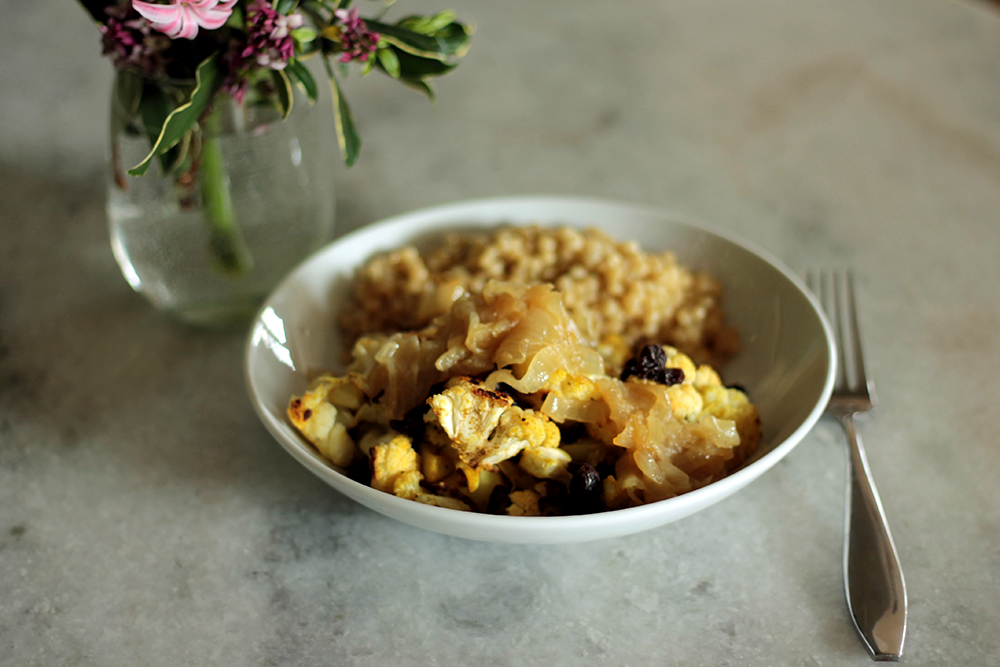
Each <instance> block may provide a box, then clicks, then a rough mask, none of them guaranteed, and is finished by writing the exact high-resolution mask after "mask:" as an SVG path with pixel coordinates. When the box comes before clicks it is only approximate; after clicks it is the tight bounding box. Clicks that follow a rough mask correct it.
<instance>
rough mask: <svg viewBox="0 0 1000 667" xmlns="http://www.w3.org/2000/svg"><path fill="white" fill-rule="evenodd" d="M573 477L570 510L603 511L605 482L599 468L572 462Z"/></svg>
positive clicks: (577, 512) (570, 485) (581, 512)
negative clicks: (602, 498)
mask: <svg viewBox="0 0 1000 667" xmlns="http://www.w3.org/2000/svg"><path fill="white" fill-rule="evenodd" d="M569 469H570V472H571V473H572V474H573V477H572V478H571V479H570V482H569V501H570V502H569V503H568V505H569V508H568V509H569V511H570V513H571V514H592V513H594V512H600V511H601V495H602V491H603V487H604V485H603V483H602V482H601V476H600V474H598V472H597V469H596V468H595V467H594V466H592V465H590V464H587V463H579V462H576V461H574V462H573V463H571V464H570V468H569Z"/></svg>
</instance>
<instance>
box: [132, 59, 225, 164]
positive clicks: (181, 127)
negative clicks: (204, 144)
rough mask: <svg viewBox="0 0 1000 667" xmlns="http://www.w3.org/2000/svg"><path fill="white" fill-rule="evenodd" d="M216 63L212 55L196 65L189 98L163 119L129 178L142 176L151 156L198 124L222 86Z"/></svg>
mask: <svg viewBox="0 0 1000 667" xmlns="http://www.w3.org/2000/svg"><path fill="white" fill-rule="evenodd" d="M217 60H218V56H217V55H212V56H209V57H208V58H206V59H205V60H204V61H202V63H201V64H200V65H198V69H197V70H196V71H195V87H194V90H192V91H191V97H190V99H189V100H188V101H187V102H185V103H184V104H181V105H180V106H179V107H177V108H176V109H174V110H173V111H171V112H170V114H169V115H168V116H167V117H166V119H165V120H164V121H163V125H162V128H161V129H160V133H159V136H158V137H157V139H156V142H155V143H154V144H153V148H152V150H150V152H149V155H147V156H146V157H145V159H143V161H142V162H140V163H139V164H137V165H136V166H134V167H132V168H131V169H129V171H128V173H129V174H130V175H132V176H142V175H143V174H145V173H146V170H147V169H149V163H150V161H152V159H153V158H154V157H156V156H158V155H163V154H164V153H166V152H167V151H168V150H170V149H171V148H172V147H173V146H175V145H176V144H177V142H179V141H180V140H181V139H182V138H183V137H184V135H185V134H187V132H188V130H190V129H191V128H192V127H193V126H194V125H195V124H196V123H197V122H198V118H199V117H200V116H201V114H202V113H204V111H205V109H207V108H208V105H209V104H211V102H212V100H213V99H214V98H215V94H216V93H217V92H218V91H219V88H220V87H221V86H222V71H221V70H220V69H219V65H218V62H217ZM144 106H145V104H144ZM144 120H145V118H144Z"/></svg>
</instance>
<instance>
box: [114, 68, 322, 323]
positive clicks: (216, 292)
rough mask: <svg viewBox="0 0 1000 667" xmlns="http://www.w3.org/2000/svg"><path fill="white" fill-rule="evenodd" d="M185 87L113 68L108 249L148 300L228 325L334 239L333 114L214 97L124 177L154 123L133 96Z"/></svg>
mask: <svg viewBox="0 0 1000 667" xmlns="http://www.w3.org/2000/svg"><path fill="white" fill-rule="evenodd" d="M191 85H192V82H185V81H177V82H175V81H165V80H162V79H156V80H151V79H146V78H143V77H141V76H139V75H136V74H135V73H132V72H122V71H120V72H118V73H117V76H116V81H115V85H114V87H113V93H112V99H111V160H110V163H111V164H110V167H111V168H110V173H109V179H108V187H107V195H108V196H107V216H108V224H109V229H110V234H111V246H112V249H113V251H114V255H115V258H116V260H117V261H118V265H119V266H120V267H121V270H122V274H123V275H124V276H125V279H126V280H127V281H128V283H129V284H130V285H131V286H132V288H133V289H134V290H135V291H137V292H139V293H140V294H142V295H143V296H144V297H146V298H147V299H148V300H149V301H150V302H151V303H152V304H153V305H154V306H155V307H157V308H159V309H161V310H164V311H167V312H169V313H170V314H172V315H174V316H175V317H177V318H179V319H180V320H183V321H185V322H188V323H192V324H198V325H227V324H231V323H238V322H242V321H246V320H247V319H248V318H249V317H250V316H252V315H253V313H254V312H255V310H256V309H257V307H258V304H259V303H260V301H261V300H262V298H263V297H264V296H265V295H266V294H267V293H268V292H269V291H270V290H271V289H272V288H273V287H274V286H275V285H276V284H277V282H278V281H279V280H280V279H281V278H282V277H283V276H284V275H285V274H286V273H288V271H289V270H291V269H292V268H293V267H294V266H295V265H296V264H298V263H299V262H300V261H301V260H302V259H304V258H305V257H306V256H308V255H309V254H311V253H312V252H313V251H314V250H316V249H317V248H319V247H320V246H321V245H323V244H324V243H325V242H327V241H329V240H330V239H331V238H332V236H333V232H334V207H335V198H334V187H333V178H334V169H335V160H336V158H337V152H336V146H335V145H334V143H333V138H332V128H333V119H332V111H331V110H330V105H328V104H315V105H311V104H310V103H309V102H308V101H307V100H306V98H305V97H304V96H302V95H299V94H298V93H297V92H296V97H295V98H294V101H293V104H292V106H291V109H290V111H289V112H288V115H287V117H283V113H282V110H281V109H280V108H279V107H278V106H277V105H275V104H273V103H268V101H267V99H266V98H265V99H263V100H262V99H260V98H259V96H258V97H255V98H254V99H255V101H254V102H253V103H251V102H249V101H244V103H242V104H238V103H236V102H234V101H233V100H232V99H231V98H230V97H228V96H227V95H225V94H220V95H219V96H218V98H217V99H216V102H215V103H214V104H213V106H212V108H211V109H210V110H209V111H208V112H207V113H206V114H204V115H203V116H202V118H201V120H200V121H199V122H198V124H197V126H196V127H195V128H194V129H193V130H192V131H191V132H190V133H189V134H188V135H187V136H186V137H185V139H184V140H183V141H181V142H179V143H178V145H177V146H176V147H175V148H173V149H172V150H171V151H169V152H168V153H166V154H164V155H163V156H161V157H159V158H155V159H153V160H152V162H151V163H150V166H149V170H148V172H147V173H146V174H145V175H142V176H130V175H128V173H127V172H128V170H129V169H130V168H131V167H134V166H135V165H137V164H139V163H140V162H142V161H143V159H144V158H145V157H146V156H147V154H148V153H149V152H150V148H151V144H152V143H153V141H154V139H155V137H156V136H157V128H158V125H157V123H156V122H150V116H151V113H150V110H149V107H151V106H152V105H150V104H148V103H146V104H145V105H140V104H139V103H138V101H137V100H138V99H139V98H140V96H147V98H146V99H147V100H148V99H150V97H149V96H158V97H160V98H163V99H165V100H168V101H169V100H170V99H171V98H174V100H175V101H176V100H177V99H183V95H184V94H185V93H186V92H187V91H190V86H191ZM137 86H141V88H137ZM140 90H141V92H139V91H140ZM249 98H250V96H248V99H249ZM152 119H153V120H154V121H155V120H156V118H155V114H152Z"/></svg>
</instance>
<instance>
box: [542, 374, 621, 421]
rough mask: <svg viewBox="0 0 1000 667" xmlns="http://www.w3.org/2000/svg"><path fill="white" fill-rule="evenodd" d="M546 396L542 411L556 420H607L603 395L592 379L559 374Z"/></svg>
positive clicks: (544, 389) (547, 388)
mask: <svg viewBox="0 0 1000 667" xmlns="http://www.w3.org/2000/svg"><path fill="white" fill-rule="evenodd" d="M542 391H543V392H547V395H546V396H545V401H544V402H543V403H542V407H541V411H542V412H543V413H544V414H545V415H547V416H549V417H551V418H552V419H554V420H556V421H557V422H560V423H561V422H565V421H567V420H572V421H582V422H594V421H600V420H601V419H603V418H604V417H605V413H606V412H607V408H606V407H605V405H604V403H603V402H602V401H601V391H600V389H599V388H598V386H597V383H596V382H594V381H593V380H592V379H590V378H589V377H586V376H584V375H579V374H575V373H574V374H570V373H567V372H566V371H565V370H563V369H559V370H557V371H556V372H555V373H553V374H552V377H550V378H549V381H548V382H547V383H546V385H545V386H544V387H543V388H542Z"/></svg>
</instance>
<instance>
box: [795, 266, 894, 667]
mask: <svg viewBox="0 0 1000 667" xmlns="http://www.w3.org/2000/svg"><path fill="white" fill-rule="evenodd" d="M806 280H807V282H808V284H809V288H810V289H811V290H812V291H813V292H814V293H815V294H816V295H817V297H818V298H819V300H820V302H821V303H822V304H823V309H824V310H825V311H826V314H827V317H828V318H829V319H830V323H831V325H832V326H833V328H834V331H835V332H836V337H837V350H838V355H837V356H838V359H837V380H836V385H835V387H834V390H833V395H832V397H831V398H830V404H829V405H828V406H827V409H826V413H827V414H828V415H830V416H833V417H836V418H837V419H839V420H840V423H841V424H842V425H843V427H844V431H845V433H846V434H847V440H848V442H849V444H850V457H849V465H848V470H847V478H848V486H847V500H846V518H845V523H844V589H845V591H846V593H847V606H848V608H849V609H850V612H851V619H852V620H853V621H854V628H855V629H856V630H857V631H858V635H859V636H860V637H861V639H862V641H863V642H864V644H865V647H866V648H867V649H868V652H869V653H870V654H871V657H872V659H874V660H891V661H895V660H899V659H900V657H901V656H902V655H903V640H904V638H905V636H906V585H905V584H904V582H903V572H902V570H900V568H899V559H898V558H897V556H896V546H895V544H893V541H892V534H891V533H890V532H889V524H888V523H887V522H886V519H885V512H884V511H883V509H882V501H881V499H879V495H878V491H877V490H876V489H875V482H874V481H873V480H872V475H871V470H870V469H869V467H868V457H867V456H866V455H865V450H864V447H863V445H862V443H861V437H860V436H859V435H858V432H857V429H856V428H855V424H854V417H855V415H857V414H859V413H864V412H868V411H869V410H871V409H872V406H873V405H874V387H873V385H872V383H871V381H869V380H868V375H867V373H866V372H865V363H864V357H863V354H862V351H861V335H860V332H859V329H858V317H857V308H856V306H855V301H854V278H853V276H852V274H851V273H850V272H847V273H846V274H845V273H836V272H834V273H813V272H810V273H808V274H807V276H806Z"/></svg>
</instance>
